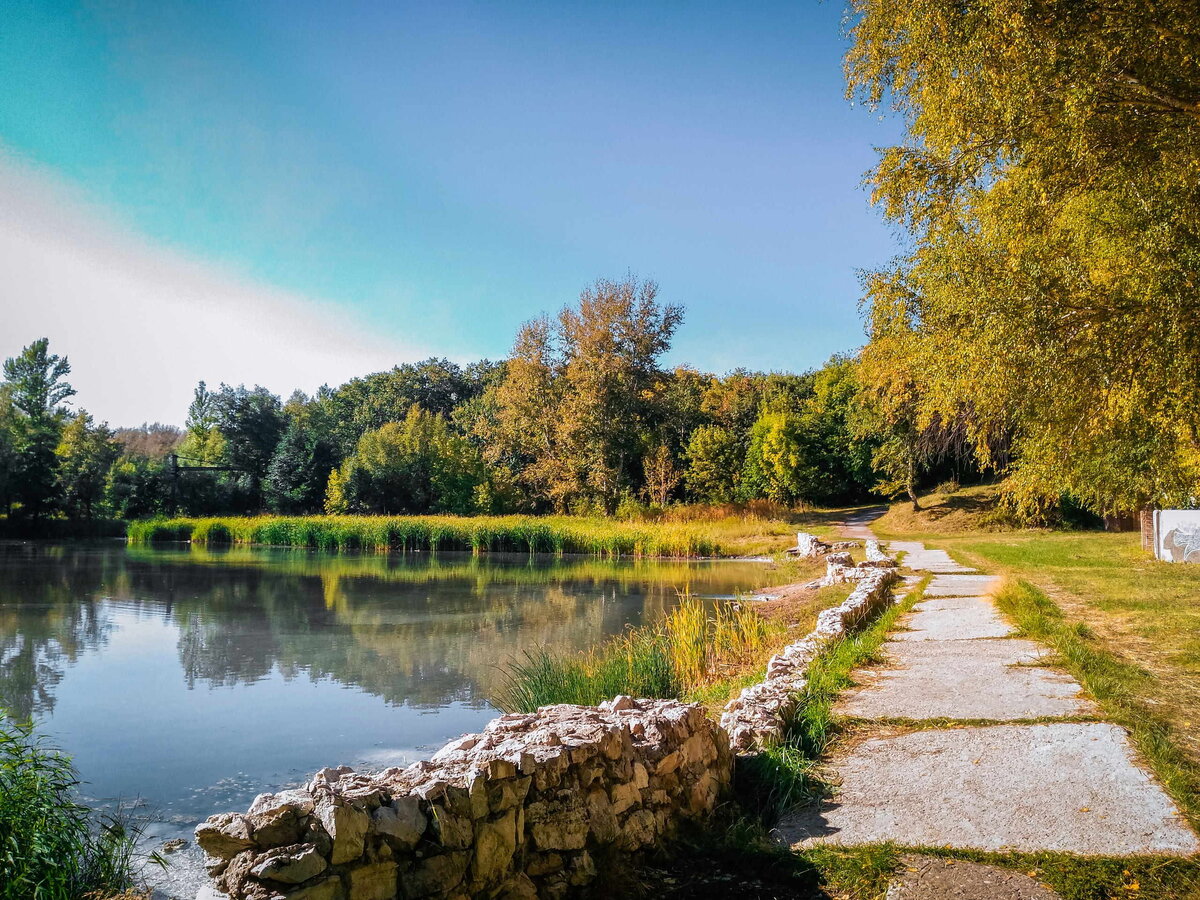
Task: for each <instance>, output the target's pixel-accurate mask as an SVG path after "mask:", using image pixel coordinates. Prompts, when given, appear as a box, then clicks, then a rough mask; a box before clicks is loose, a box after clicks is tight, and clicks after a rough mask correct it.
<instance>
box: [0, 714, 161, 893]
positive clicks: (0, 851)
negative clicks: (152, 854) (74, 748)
mask: <svg viewBox="0 0 1200 900" xmlns="http://www.w3.org/2000/svg"><path fill="white" fill-rule="evenodd" d="M78 784H79V779H78V777H77V776H76V774H75V768H74V766H73V765H72V763H71V760H70V758H69V757H67V756H66V755H65V754H63V753H61V752H59V751H57V750H55V749H53V748H50V747H48V746H47V745H46V743H45V739H44V738H43V737H41V736H40V735H38V734H37V733H36V732H35V731H34V728H33V726H32V725H31V724H29V723H23V722H17V721H14V720H13V719H12V718H10V717H8V716H7V714H5V713H4V712H3V711H2V710H0V900H77V898H82V897H84V896H85V895H86V896H89V897H92V898H103V897H108V896H112V895H116V894H119V893H121V892H123V891H125V890H128V889H130V888H132V887H133V886H134V882H135V877H134V873H135V866H134V862H133V851H134V846H135V844H136V841H137V836H138V835H137V831H136V829H132V828H130V827H129V825H128V823H127V822H125V821H123V820H122V819H121V817H120V816H119V815H118V816H97V815H96V814H95V813H93V812H92V811H91V810H90V809H88V808H87V807H86V806H84V805H82V804H81V803H80V802H79V801H78V799H77V798H76V793H75V789H76V786H77V785H78Z"/></svg>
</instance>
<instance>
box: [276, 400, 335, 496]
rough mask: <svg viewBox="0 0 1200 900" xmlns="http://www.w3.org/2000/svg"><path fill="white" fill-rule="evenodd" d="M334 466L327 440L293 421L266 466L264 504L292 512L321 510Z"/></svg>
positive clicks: (330, 447) (331, 448)
mask: <svg viewBox="0 0 1200 900" xmlns="http://www.w3.org/2000/svg"><path fill="white" fill-rule="evenodd" d="M333 468H334V455H333V447H332V446H331V445H330V443H329V442H328V441H326V440H325V439H324V438H323V437H322V436H321V435H320V434H318V433H315V432H313V431H309V430H307V429H305V428H304V426H303V425H302V424H300V423H299V422H297V421H295V420H293V421H292V422H290V423H289V424H288V428H287V431H285V432H284V434H283V438H282V439H281V440H280V441H279V444H278V445H277V446H276V448H275V452H274V454H273V455H272V456H271V463H270V466H269V467H268V469H267V478H266V481H265V482H264V484H263V493H264V495H265V497H266V501H267V506H268V507H270V508H271V509H272V510H274V511H275V512H280V513H293V514H294V513H309V512H316V511H318V510H320V509H321V508H322V505H323V503H324V499H325V493H326V489H327V485H328V482H329V473H330V471H331V470H332V469H333Z"/></svg>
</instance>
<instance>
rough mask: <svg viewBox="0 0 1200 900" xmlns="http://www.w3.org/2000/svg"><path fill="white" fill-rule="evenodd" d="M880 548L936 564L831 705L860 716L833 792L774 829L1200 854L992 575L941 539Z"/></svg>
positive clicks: (828, 840)
mask: <svg viewBox="0 0 1200 900" xmlns="http://www.w3.org/2000/svg"><path fill="white" fill-rule="evenodd" d="M890 546H891V549H892V551H893V552H897V553H898V552H900V551H903V552H904V553H905V554H906V556H905V557H904V559H903V562H904V564H906V565H908V566H910V567H920V568H923V569H925V570H927V571H931V572H934V573H936V574H934V576H933V578H932V581H931V582H930V584H929V586H928V588H927V589H926V591H925V598H926V599H923V600H922V602H920V603H918V604H917V605H916V607H915V608H914V610H913V611H912V612H910V613H909V614H908V615H907V616H905V617H904V618H903V619H902V620H901V621H900V623H899V625H900V628H901V629H903V630H897V631H896V632H895V633H894V634H892V635H891V636H890V639H889V640H888V641H887V642H886V643H885V644H884V647H883V649H884V655H885V657H886V663H885V664H884V665H882V666H877V667H868V668H864V669H861V670H859V671H858V672H856V673H855V681H856V683H857V685H858V686H857V687H855V688H854V689H852V690H850V691H847V692H846V693H844V694H843V695H842V697H841V698H840V699H839V702H838V705H837V707H836V709H837V712H838V713H839V714H840V715H842V716H844V717H849V718H853V719H858V720H864V721H863V722H862V723H861V724H862V726H863V727H862V729H861V733H859V732H857V731H856V735H857V737H856V739H855V740H853V741H851V742H849V743H850V746H847V747H844V748H842V749H841V750H840V751H838V752H837V753H836V754H835V755H834V757H833V758H832V759H830V760H829V770H830V772H829V774H830V776H831V778H830V780H831V781H832V782H834V783H835V784H836V785H837V789H836V792H835V795H834V797H833V798H832V800H830V801H828V802H825V803H823V804H822V805H820V806H819V807H813V808H809V809H804V810H800V811H798V812H796V813H793V814H791V815H789V816H787V817H785V819H784V820H783V821H781V822H780V824H779V826H778V828H777V835H778V838H779V839H780V840H781V841H783V842H786V843H787V844H789V845H792V846H795V847H807V846H812V845H815V844H839V845H857V844H872V843H880V842H884V841H891V842H894V843H897V844H900V845H902V846H908V847H922V846H937V847H959V848H973V849H981V850H1024V851H1036V850H1053V851H1065V852H1070V853H1078V854H1086V855H1111V856H1123V855H1133V854H1150V853H1155V854H1192V853H1197V852H1200V842H1198V841H1197V838H1196V835H1195V833H1194V832H1193V831H1192V830H1191V829H1190V828H1189V827H1188V825H1187V823H1186V822H1185V821H1184V820H1183V818H1182V817H1181V816H1180V814H1179V811H1178V809H1177V808H1176V807H1175V804H1174V803H1173V802H1172V801H1171V799H1170V798H1169V797H1168V796H1167V794H1166V793H1165V792H1164V791H1163V790H1162V788H1161V787H1160V786H1159V785H1158V784H1157V782H1155V781H1154V779H1153V778H1152V777H1151V776H1150V775H1149V774H1148V773H1147V772H1146V771H1145V770H1144V769H1143V768H1141V767H1140V766H1139V765H1138V763H1137V762H1136V761H1135V758H1134V752H1133V748H1132V746H1131V745H1130V742H1129V739H1128V737H1127V736H1126V734H1125V732H1124V731H1123V730H1122V729H1121V728H1119V727H1118V726H1116V725H1112V724H1109V723H1106V722H1102V721H1098V719H1099V717H1100V713H1099V709H1098V707H1097V706H1096V705H1095V704H1094V703H1092V702H1091V701H1090V700H1089V699H1088V698H1086V697H1085V696H1084V695H1083V690H1082V688H1081V687H1080V685H1079V683H1078V682H1076V681H1075V680H1074V679H1073V678H1071V677H1070V676H1068V675H1066V674H1064V673H1063V672H1061V671H1058V670H1056V669H1053V668H1050V667H1048V666H1047V665H1044V664H1043V663H1044V662H1045V657H1046V656H1047V654H1048V651H1047V650H1046V648H1045V647H1043V646H1041V645H1039V644H1036V643H1034V642H1032V641H1028V640H1022V639H1018V638H1015V637H1012V634H1013V629H1012V627H1011V625H1010V624H1009V623H1008V622H1006V621H1005V619H1004V617H1003V616H1002V615H1001V614H1000V613H999V611H998V610H997V609H996V608H995V606H994V605H993V603H992V601H991V599H990V598H989V596H988V594H989V592H990V591H993V590H995V589H996V587H997V586H998V583H999V580H998V579H995V578H992V577H989V576H986V575H979V574H978V573H975V572H974V571H973V570H972V569H969V568H967V567H966V566H962V565H960V564H959V563H957V562H955V561H954V560H953V559H952V558H951V557H950V556H949V555H948V554H946V553H945V552H944V551H940V550H926V549H925V548H924V547H923V546H922V545H921V544H917V543H914V542H906V541H895V542H892V543H891V545H890ZM947 720H949V721H947ZM954 720H959V721H960V722H961V723H962V724H958V725H955V724H954ZM931 871H932V870H931ZM945 874H946V873H940V874H939V873H938V872H936V871H935V872H934V875H930V876H929V877H931V878H934V879H935V880H937V878H941V877H943V876H944V875H945ZM910 880H911V879H910ZM908 889H912V890H915V888H913V887H912V885H911V884H910V885H909V886H908V888H906V890H908ZM897 890H899V888H897ZM896 896H898V897H907V896H923V895H919V894H910V893H898V894H897V895H896ZM931 896H933V895H932V894H931ZM956 896H957V895H956ZM964 896H965V895H964ZM998 896H999V895H998ZM1012 896H1022V895H1021V894H1020V893H1019V892H1018V893H1014V894H1012ZM1031 896H1032V895H1031Z"/></svg>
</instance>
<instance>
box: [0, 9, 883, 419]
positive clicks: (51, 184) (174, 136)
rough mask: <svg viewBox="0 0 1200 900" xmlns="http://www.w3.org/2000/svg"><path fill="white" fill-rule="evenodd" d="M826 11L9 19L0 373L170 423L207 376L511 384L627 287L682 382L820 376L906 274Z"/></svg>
mask: <svg viewBox="0 0 1200 900" xmlns="http://www.w3.org/2000/svg"><path fill="white" fill-rule="evenodd" d="M842 13H843V9H842V6H841V5H840V4H839V3H836V2H823V3H822V2H816V0H794V2H788V3H776V2H768V0H763V2H759V3H754V4H745V3H705V2H694V3H683V2H645V0H643V2H638V3H632V2H631V3H615V2H595V3H586V4H585V3H574V2H562V0H560V2H555V3H548V2H547V3H541V2H521V3H517V2H490V3H462V2H457V0H448V2H438V3H421V4H415V3H403V2H396V3H380V2H354V0H342V2H333V0H329V2H321V3H317V2H311V0H255V2H254V3H246V2H244V0H233V2H226V0H205V2H203V3H200V2H177V0H144V2H142V0H94V2H85V3H59V2H53V0H4V3H3V4H2V5H0V84H3V85H4V89H3V90H2V91H0V273H2V274H0V310H2V317H0V323H2V326H0V355H2V356H5V357H7V356H11V355H13V354H15V353H16V352H19V350H20V348H21V347H22V346H23V345H25V344H28V343H29V342H30V341H31V340H33V339H35V338H37V337H42V336H47V337H49V338H50V344H51V349H52V350H54V351H56V352H58V353H61V354H65V355H67V356H68V357H69V359H70V360H71V363H72V376H71V380H72V383H73V384H74V385H75V387H76V388H77V390H78V392H79V393H78V395H77V397H76V398H74V399H75V403H76V405H78V406H82V407H86V408H87V409H88V410H90V411H91V412H92V413H93V414H94V415H96V416H97V418H100V419H106V420H108V421H110V422H111V423H112V424H114V425H126V424H137V423H141V422H143V421H156V420H157V421H164V422H172V423H177V424H179V423H182V421H183V419H184V416H185V415H186V410H187V404H188V402H189V400H190V397H191V392H192V388H193V387H194V386H195V384H196V382H197V381H198V380H201V379H204V380H206V381H208V382H209V384H210V385H213V384H217V383H219V382H222V381H224V382H227V383H231V384H238V383H246V384H248V385H252V384H262V385H264V386H266V387H269V388H270V389H272V390H274V391H276V392H277V393H280V394H282V395H283V396H285V397H286V396H287V395H288V394H290V393H291V391H292V390H293V389H295V388H300V389H302V390H305V391H309V392H311V391H313V390H314V389H315V388H317V387H318V386H319V385H321V384H323V383H330V384H338V383H340V382H342V381H345V380H346V379H348V378H350V377H353V376H355V375H361V374H366V373H368V372H372V371H379V370H381V369H385V368H389V367H391V366H392V365H394V364H396V363H399V362H405V361H415V360H417V359H421V358H425V357H428V356H439V357H441V356H444V357H448V358H450V359H452V360H455V361H458V362H468V361H470V360H473V359H478V358H481V357H489V358H492V359H497V358H503V357H504V356H505V355H507V353H508V352H509V350H510V348H511V344H512V340H513V337H514V335H515V332H516V330H517V328H518V326H519V325H520V323H521V322H523V321H525V320H527V319H529V318H532V317H534V316H536V315H539V314H540V313H543V312H554V311H556V310H557V309H559V308H561V307H562V306H563V305H565V304H568V303H570V302H572V301H573V300H574V299H575V298H576V297H578V295H579V292H580V291H581V290H582V289H583V288H584V287H586V286H587V285H589V284H590V283H592V282H594V281H595V280H596V279H597V278H600V277H608V278H619V277H622V276H624V275H626V274H633V275H636V276H638V277H642V278H652V279H654V280H655V281H657V282H658V284H659V287H660V298H661V299H663V300H664V301H667V302H671V303H679V304H682V305H683V306H684V307H685V309H686V318H685V322H684V324H683V326H682V327H681V328H680V330H679V332H678V334H677V336H676V340H675V345H674V347H673V349H672V351H671V353H670V355H669V358H668V362H670V363H672V364H676V363H684V362H686V363H690V364H692V365H695V366H697V367H699V368H701V369H703V370H707V371H714V372H724V371H728V370H730V369H733V368H737V367H745V368H750V369H760V370H791V371H802V370H804V369H807V368H811V367H813V366H816V365H820V364H821V363H822V362H823V361H824V360H825V359H827V358H828V357H829V356H830V355H831V354H833V353H835V352H841V351H847V350H852V349H854V348H856V347H857V346H859V345H860V344H861V343H862V342H863V330H862V322H861V318H860V315H859V311H858V299H859V297H860V294H861V289H860V285H859V280H858V272H859V270H861V269H863V268H870V267H873V266H877V265H880V264H882V263H884V262H885V261H886V260H887V259H888V258H889V257H890V256H891V255H892V254H893V253H894V252H895V246H896V245H895V241H894V236H893V235H892V233H891V232H890V230H889V229H888V228H887V226H885V224H884V223H883V222H882V221H881V219H880V217H879V214H878V212H877V211H876V210H874V209H873V208H871V206H870V205H869V203H868V196H867V193H866V191H865V190H864V189H863V187H862V186H861V182H862V177H863V174H864V173H865V172H866V170H867V169H869V168H870V166H871V165H872V163H873V161H874V159H875V149H874V148H875V147H877V146H880V145H884V144H888V143H892V142H894V141H896V140H897V139H898V137H899V126H898V124H897V123H896V122H894V121H891V120H889V119H887V118H886V117H882V116H881V115H880V114H878V113H874V112H871V111H869V110H867V109H865V108H863V107H862V106H855V105H852V104H851V103H850V102H848V101H847V100H846V98H845V96H844V85H843V76H842V68H841V57H842V54H843V52H844V50H845V40H844V37H843V33H842V28H841V17H842Z"/></svg>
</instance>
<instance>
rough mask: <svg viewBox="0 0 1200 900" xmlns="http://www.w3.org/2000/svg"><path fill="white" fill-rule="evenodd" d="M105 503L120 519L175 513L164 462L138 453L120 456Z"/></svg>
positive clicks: (109, 481)
mask: <svg viewBox="0 0 1200 900" xmlns="http://www.w3.org/2000/svg"><path fill="white" fill-rule="evenodd" d="M104 503H105V505H106V506H107V507H108V510H109V511H110V513H111V514H112V515H113V517H114V518H118V519H144V518H148V517H150V516H159V515H165V514H167V513H170V512H173V511H174V510H172V509H171V487H170V482H169V481H168V478H167V472H166V468H165V466H164V464H163V462H162V460H158V459H150V458H148V457H146V456H140V455H138V454H125V455H123V456H121V457H119V458H118V459H117V461H116V463H114V464H113V466H112V468H111V469H109V472H108V480H107V483H106V485H105V497H104Z"/></svg>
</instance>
